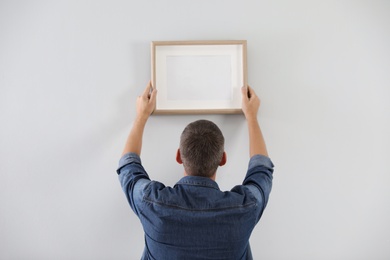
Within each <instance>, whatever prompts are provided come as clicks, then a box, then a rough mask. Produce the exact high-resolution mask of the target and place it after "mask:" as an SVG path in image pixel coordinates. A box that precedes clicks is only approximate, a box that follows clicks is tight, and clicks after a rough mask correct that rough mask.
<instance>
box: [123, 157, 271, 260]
mask: <svg viewBox="0 0 390 260" xmlns="http://www.w3.org/2000/svg"><path fill="white" fill-rule="evenodd" d="M273 167H274V165H273V164H272V162H271V160H270V159H269V158H268V157H265V156H262V155H255V156H253V157H252V158H251V159H250V161H249V167H248V171H247V174H246V176H245V179H244V181H243V184H242V185H237V186H235V187H234V188H232V189H231V190H230V191H221V190H220V189H219V187H218V184H217V183H216V182H215V181H213V180H212V179H210V178H206V177H199V176H185V177H183V178H182V179H181V180H179V182H177V183H176V185H175V186H174V187H168V186H165V185H164V184H162V183H161V182H157V181H151V180H150V179H149V176H148V174H147V173H146V171H145V169H144V168H143V167H142V164H141V159H140V158H139V156H138V155H137V154H134V153H128V154H125V155H124V156H123V157H122V158H121V159H120V162H119V168H118V170H117V173H118V175H119V181H120V183H121V185H122V189H123V191H124V193H125V195H126V197H127V200H128V202H129V204H130V206H131V208H132V209H133V211H134V212H135V214H137V216H138V217H139V219H140V221H141V223H142V226H143V229H144V232H145V249H144V253H143V256H142V259H157V260H164V259H169V260H173V259H186V260H187V259H232V260H238V259H252V254H251V250H250V246H249V237H250V235H251V233H252V230H253V228H254V227H255V225H256V223H257V222H258V221H259V219H260V217H261V215H262V213H263V211H264V208H265V206H266V205H267V202H268V197H269V194H270V192H271V187H272V173H273Z"/></svg>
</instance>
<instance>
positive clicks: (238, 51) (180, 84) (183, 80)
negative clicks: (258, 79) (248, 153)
mask: <svg viewBox="0 0 390 260" xmlns="http://www.w3.org/2000/svg"><path fill="white" fill-rule="evenodd" d="M151 47H152V50H151V53H152V55H151V58H152V68H151V70H152V83H153V86H154V87H155V88H156V89H157V90H158V94H157V100H156V109H155V112H154V113H155V114H235V113H241V112H242V110H241V87H242V86H246V84H247V65H246V41H245V40H234V41H154V42H152V46H151Z"/></svg>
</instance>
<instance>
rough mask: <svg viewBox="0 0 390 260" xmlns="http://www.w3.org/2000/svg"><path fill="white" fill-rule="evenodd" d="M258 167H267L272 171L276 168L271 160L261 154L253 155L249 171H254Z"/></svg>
mask: <svg viewBox="0 0 390 260" xmlns="http://www.w3.org/2000/svg"><path fill="white" fill-rule="evenodd" d="M256 166H265V167H267V168H270V169H272V168H274V164H273V163H272V161H271V159H270V158H268V157H267V156H265V155H261V154H256V155H253V156H252V157H251V159H250V160H249V166H248V169H252V168H254V167H256Z"/></svg>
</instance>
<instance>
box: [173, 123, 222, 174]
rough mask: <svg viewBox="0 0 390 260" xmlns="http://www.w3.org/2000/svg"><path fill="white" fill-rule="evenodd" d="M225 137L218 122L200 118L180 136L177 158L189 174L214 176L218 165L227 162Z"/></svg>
mask: <svg viewBox="0 0 390 260" xmlns="http://www.w3.org/2000/svg"><path fill="white" fill-rule="evenodd" d="M224 142H225V139H224V137H223V135H222V132H221V130H220V129H219V128H218V126H217V125H216V124H214V123H213V122H211V121H208V120H198V121H195V122H192V123H190V124H189V125H187V126H186V128H185V129H184V131H183V133H182V134H181V137H180V147H179V151H178V153H177V158H176V160H177V161H178V162H179V163H183V166H184V170H185V172H186V174H187V175H193V176H203V177H213V176H214V174H215V172H216V171H217V168H218V166H222V165H224V164H225V163H226V154H225V152H224Z"/></svg>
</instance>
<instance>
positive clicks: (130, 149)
mask: <svg viewBox="0 0 390 260" xmlns="http://www.w3.org/2000/svg"><path fill="white" fill-rule="evenodd" d="M146 122H147V118H145V117H136V119H135V120H134V123H133V127H132V128H131V131H130V134H129V136H128V137H127V141H126V145H125V148H124V149H123V153H122V155H124V154H126V153H136V154H137V155H138V156H140V155H141V149H142V137H143V133H144V129H145V125H146Z"/></svg>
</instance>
